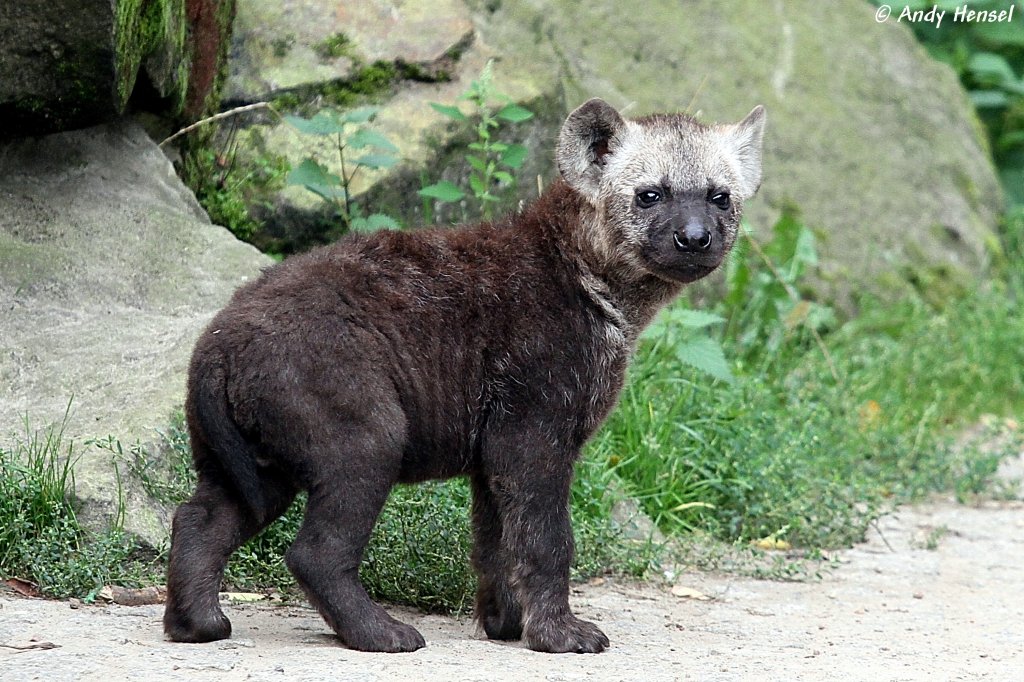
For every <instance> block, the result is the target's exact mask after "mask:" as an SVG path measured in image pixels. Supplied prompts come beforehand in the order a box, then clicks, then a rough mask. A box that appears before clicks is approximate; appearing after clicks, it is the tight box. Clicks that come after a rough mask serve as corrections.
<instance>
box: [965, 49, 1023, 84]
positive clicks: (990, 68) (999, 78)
mask: <svg viewBox="0 0 1024 682" xmlns="http://www.w3.org/2000/svg"><path fill="white" fill-rule="evenodd" d="M967 68H968V69H970V71H971V72H972V73H973V74H974V76H975V77H976V78H978V79H979V80H983V81H985V82H988V83H994V84H996V85H1002V84H1003V83H1013V82H1016V80H1017V75H1016V74H1015V73H1014V72H1013V67H1011V66H1010V63H1009V62H1007V61H1006V58H1005V57H1003V56H1002V55H998V54H995V53H994V52H975V53H974V54H973V55H971V60H970V61H969V62H967Z"/></svg>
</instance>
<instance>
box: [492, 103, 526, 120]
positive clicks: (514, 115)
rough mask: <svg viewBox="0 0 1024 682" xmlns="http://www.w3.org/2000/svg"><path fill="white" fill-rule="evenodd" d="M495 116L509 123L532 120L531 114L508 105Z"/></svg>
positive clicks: (516, 106) (514, 105) (515, 105)
mask: <svg viewBox="0 0 1024 682" xmlns="http://www.w3.org/2000/svg"><path fill="white" fill-rule="evenodd" d="M495 116H497V117H498V118H500V119H503V120H505V121H509V122H510V123H521V122H523V121H529V120H530V119H531V118H533V112H532V111H530V110H529V109H527V108H525V107H521V106H519V105H518V104H509V105H507V106H505V107H503V108H502V109H501V111H499V112H498V113H497V114H495Z"/></svg>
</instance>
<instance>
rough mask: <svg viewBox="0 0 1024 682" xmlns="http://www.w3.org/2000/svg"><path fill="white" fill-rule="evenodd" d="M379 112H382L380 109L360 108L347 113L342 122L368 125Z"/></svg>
mask: <svg viewBox="0 0 1024 682" xmlns="http://www.w3.org/2000/svg"><path fill="white" fill-rule="evenodd" d="M378 111H380V108H379V107H359V108H358V109H352V110H350V111H346V112H345V115H344V116H343V117H342V120H343V121H344V122H345V123H366V122H367V121H369V120H370V119H371V118H373V117H374V116H376V115H377V112H378Z"/></svg>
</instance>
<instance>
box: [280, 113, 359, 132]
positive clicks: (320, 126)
mask: <svg viewBox="0 0 1024 682" xmlns="http://www.w3.org/2000/svg"><path fill="white" fill-rule="evenodd" d="M284 120H286V121H287V122H288V123H290V124H291V125H292V126H294V128H295V129H296V130H298V131H299V132H300V133H305V134H306V135H334V134H337V133H340V132H344V130H345V125H344V123H342V122H341V121H339V120H338V117H337V114H335V113H334V112H333V111H321V112H319V113H317V115H316V116H314V117H313V118H302V117H301V116H291V115H289V116H285V117H284Z"/></svg>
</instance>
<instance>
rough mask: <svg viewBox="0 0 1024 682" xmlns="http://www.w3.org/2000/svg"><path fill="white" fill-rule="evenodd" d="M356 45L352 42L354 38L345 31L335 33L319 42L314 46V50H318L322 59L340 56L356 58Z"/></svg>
mask: <svg viewBox="0 0 1024 682" xmlns="http://www.w3.org/2000/svg"><path fill="white" fill-rule="evenodd" d="M354 48H355V45H354V44H353V43H352V39H351V38H349V37H348V36H347V35H345V34H344V33H335V34H334V35H333V36H331V37H330V38H326V39H324V40H321V41H320V42H319V43H317V44H316V45H314V46H313V51H314V52H316V53H317V54H318V55H319V56H320V58H321V59H337V58H338V57H350V58H352V59H356V56H355V53H354Z"/></svg>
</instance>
